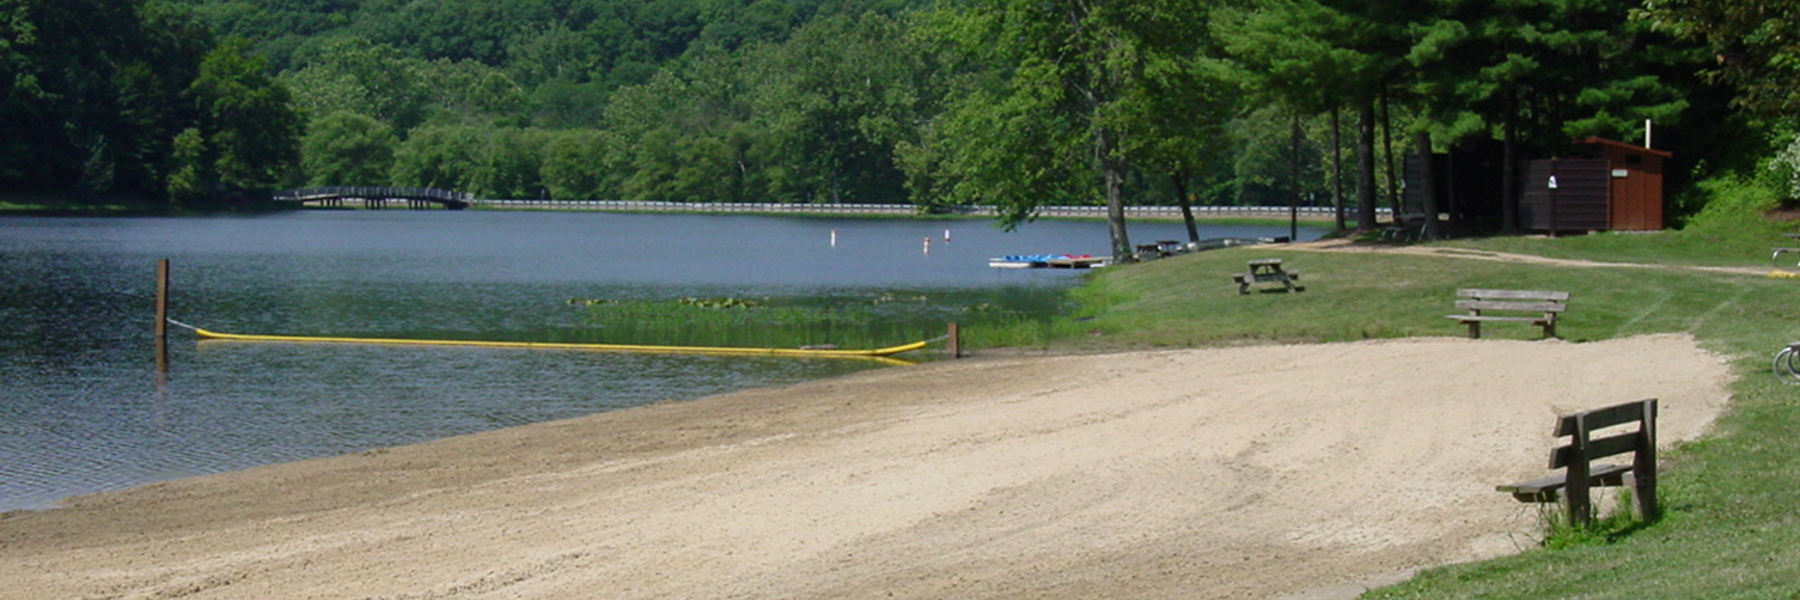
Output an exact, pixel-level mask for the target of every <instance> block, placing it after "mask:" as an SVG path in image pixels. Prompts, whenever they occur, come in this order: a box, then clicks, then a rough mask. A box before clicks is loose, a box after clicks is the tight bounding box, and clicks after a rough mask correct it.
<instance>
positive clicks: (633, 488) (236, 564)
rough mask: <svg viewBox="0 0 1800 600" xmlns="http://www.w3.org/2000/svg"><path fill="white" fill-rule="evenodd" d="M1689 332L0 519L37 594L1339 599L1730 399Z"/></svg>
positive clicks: (882, 377) (677, 435)
mask: <svg viewBox="0 0 1800 600" xmlns="http://www.w3.org/2000/svg"><path fill="white" fill-rule="evenodd" d="M1728 382H1729V371H1728V366H1727V365H1726V364H1725V363H1724V361H1723V360H1721V359H1720V358H1719V357H1717V356H1713V355H1711V354H1709V353H1707V352H1705V351H1703V350H1701V349H1700V348H1698V346H1697V345H1696V344H1695V342H1694V341H1693V340H1692V339H1691V338H1690V337H1688V336H1685V335H1657V336H1643V337H1636V338H1630V339H1625V340H1611V341H1603V342H1593V343H1585V344H1573V343H1566V342H1560V341H1546V342H1520V341H1504V340H1480V341H1475V340H1464V339H1458V338H1425V339H1408V340H1381V341H1372V342H1359V343H1348V344H1326V345H1310V346H1257V347H1246V348H1231V349H1196V350H1169V351H1148V352H1131V353H1122V354H1108V355H1084V356H1041V357H1012V358H978V359H973V360H964V361H946V362H938V363H929V364H925V365H920V366H916V367H906V368H898V369H887V370H880V371H873V372H866V373H861V374H857V375H852V376H848V377H844V378H839V379H831V380H825V381H817V382H811V383H806V384H800V385H796V386H791V387H784V388H775V389H763V390H752V391H747V392H740V393H734V394H727V395H723V396H717V397H711V398H706V399H701V400H695V401H685V402H672V403H665V404H661V405H655V406H650V407H643V408H638V409H628V410H624V411H618V412H611V413H604V414H600V415H595V416H591V417H584V418H579V419H571V420H566V421H557V422H552V423H542V424H537V425H530V426H525V427H518V428H512V429H506V430H500V431H494V432H488V433H482V434H475V435H468V436H461V437H456V438H450V439H445V440H439V441H436V442H430V443H426V444H419V445H413V446H404V447H397V448H390V449H383V450H375V451H370V452H364V453H361V454H357V455H350V456H342V457H336V458H330V459H320V460H312V461H305V462H299V463H291V464H283V465H275V466H270V467H262V468H257V469H251V470H247V471H241V472H234V473H226V474H221V475H214V476H207V477H200V478H194V479H186V480H179V481H171V482H164V483H159V484H153V485H150V486H146V487H143V488H137V489H134V490H129V491H124V492H112V493H105V494H97V495H91V496H83V497H78V498H75V499H72V500H71V501H70V502H69V503H68V505H67V506H66V507H65V508H60V509H55V510H49V511H30V512H15V513H7V514H5V515H3V516H0V589H7V590H9V593H16V594H20V595H21V596H20V597H30V598H83V597H100V598H113V597H118V598H139V597H143V598H163V597H183V598H396V599H397V598H590V597H607V598H671V597H680V598H860V597H874V596H888V595H892V596H897V597H911V598H944V597H983V598H1011V597H1033V598H1091V597H1109V598H1162V597H1218V598H1293V599H1296V600H1298V599H1307V600H1312V599H1317V598H1335V597H1346V595H1351V594H1354V593H1355V591H1356V590H1358V589H1360V587H1361V585H1362V584H1364V583H1366V582H1378V581H1383V580H1390V579H1391V578H1393V577H1395V576H1397V575H1396V574H1404V573H1407V572H1410V571H1412V570H1415V569H1418V568H1422V567H1426V566H1430V565H1435V564H1443V563H1445V562H1454V561H1463V560H1472V559H1478V558H1485V557H1490V556H1497V555H1501V554H1506V553H1510V552H1514V551H1517V550H1518V549H1520V548H1524V547H1529V546H1530V545H1531V543H1532V540H1531V536H1532V535H1533V533H1534V532H1535V530H1536V523H1537V517H1536V512H1535V509H1534V508H1531V507H1529V506H1526V505H1521V504H1517V503H1515V502H1513V501H1512V500H1511V499H1510V498H1509V497H1507V496H1506V495H1505V494H1500V493H1497V492H1494V491H1493V485H1495V484H1496V483H1503V482H1505V481H1510V480H1515V479H1518V478H1521V477H1527V476H1535V475H1537V474H1540V472H1541V469H1540V468H1539V467H1540V463H1541V462H1542V460H1543V454H1544V453H1545V452H1547V450H1548V448H1549V444H1550V440H1549V436H1548V431H1547V425H1548V423H1549V422H1550V419H1551V418H1552V417H1553V416H1554V415H1555V414H1557V413H1558V412H1564V411H1569V410H1576V409H1581V408H1588V407H1593V406H1599V405H1605V404H1611V403H1616V402H1621V401H1628V400H1635V399H1639V398H1643V397H1657V398H1661V399H1662V403H1663V404H1662V406H1663V416H1662V419H1661V421H1660V423H1659V430H1660V434H1661V436H1662V438H1663V440H1664V441H1665V442H1674V441H1677V440H1681V439H1691V438H1693V437H1695V436H1697V435H1699V434H1700V433H1701V432H1703V431H1704V430H1705V428H1706V426H1707V425H1708V424H1709V423H1710V422H1711V419H1712V418H1713V417H1714V416H1715V415H1717V414H1718V413H1719V411H1721V410H1723V409H1724V408H1725V406H1726V404H1727V400H1728V392H1727V391H1726V385H1727V383H1728Z"/></svg>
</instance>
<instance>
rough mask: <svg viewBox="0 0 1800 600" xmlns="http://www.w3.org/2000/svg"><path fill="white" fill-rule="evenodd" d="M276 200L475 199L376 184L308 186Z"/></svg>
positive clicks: (460, 194) (281, 194)
mask: <svg viewBox="0 0 1800 600" xmlns="http://www.w3.org/2000/svg"><path fill="white" fill-rule="evenodd" d="M272 197H273V198H274V199H275V200H286V201H299V202H306V201H308V200H321V199H325V198H421V199H427V200H441V201H458V202H468V201H470V200H474V199H475V196H474V194H465V193H463V192H458V191H456V190H443V189H438V188H411V187H375V186H322V187H307V188H298V189H292V190H282V191H279V192H275V193H274V194H273V196H272Z"/></svg>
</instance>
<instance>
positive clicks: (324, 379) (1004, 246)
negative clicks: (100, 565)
mask: <svg viewBox="0 0 1800 600" xmlns="http://www.w3.org/2000/svg"><path fill="white" fill-rule="evenodd" d="M946 230H949V240H947V241H946V240H945V239H944V238H945V235H946ZM834 232H835V234H834ZM1131 234H1132V238H1133V239H1134V240H1137V241H1140V242H1147V241H1154V240H1159V239H1165V240H1180V239H1186V234H1185V232H1184V230H1183V229H1182V228H1181V226H1180V224H1179V223H1158V222H1134V223H1132V225H1131ZM1320 234H1322V231H1320V230H1317V229H1302V230H1301V237H1302V239H1311V238H1314V237H1317V236H1318V235H1320ZM1282 235H1287V228H1286V227H1207V228H1203V231H1202V233H1201V236H1202V237H1261V236H1282ZM1106 236H1107V233H1106V226H1105V224H1103V223H1093V222H1051V221H1046V222H1038V223H1030V224H1026V225H1024V226H1023V227H1022V228H1021V229H1020V230H1018V231H1016V232H1001V231H999V230H996V229H994V228H993V227H991V226H990V225H989V223H988V222H986V221H918V220H899V219H852V218H819V217H764V216H707V215H628V214H609V213H547V212H484V211H460V212H449V211H404V210H394V211H301V212H293V213H283V214H274V215H261V216H223V217H193V218H52V217H0V317H3V320H4V323H5V324H6V326H5V327H4V328H0V381H4V382H5V388H4V389H3V390H0V511H4V510H15V509H36V508H47V507H50V506H53V505H54V503H55V502H56V501H57V500H58V499H61V498H64V497H67V496H70V495H75V494H84V493H91V492H99V491H106V490H115V489H121V488H125V487H131V486H136V485H142V484H145V483H151V482H155V481H162V480H167V479H173V478H180V477H188V476H194V475H202V474H208V473H217V472H223V471H229V470H235V469H243V468H248V467H253V466H258V465H265V464H271V463H276V462H285V461H292V460H300V459H307V458H315V457H321V456H330V455H336V454H344V453H349V452H358V451H362V450H367V449H370V448H376V447H384V446H394V445H401V444H408V443H416V442H421V441H426V440H431V439H437V438H442V437H447V436H451V435H459V434H465V433H472V432H477V431H484V430H490V429H496V428H501V427H508V426H514V425H522V424H527V423H534V422H540V421H546V420H552V419H560V418H567V417H574V416H580V415H586V414H592V413H596V412H602V411H607V410H614V409H619V408H626V407H632V406H639V405H643V404H647V403H652V402H657V401H661V400H672V399H673V400H681V399H693V398H698V397H702V396H707V395H711V394H717V393H722V392H729V391H734V390H740V389H746V388H751V387H762V386H770V385H782V384H790V383H795V382H800V381H806V380H810V379H818V378H824V377H832V376H837V375H842V374H845V373H849V372H853V371H857V370H863V369H871V368H888V367H885V366H883V365H882V364H881V363H876V362H869V361H859V360H813V359H767V358H741V357H740V358H725V357H709V356H680V355H642V354H616V353H596V352H583V351H531V350H507V349H476V348H454V347H381V346H356V345H314V344H256V343H216V342H215V343H205V344H201V343H197V342H196V341H195V340H194V338H193V336H192V335H191V333H189V332H187V331H185V330H182V329H179V328H172V330H171V348H170V363H171V369H170V372H169V373H168V374H167V375H166V376H160V375H158V374H157V373H156V372H155V357H154V352H153V348H154V346H153V335H152V329H153V316H154V313H153V308H154V300H155V290H156V282H155V272H156V261H157V260H158V259H163V258H167V259H170V260H171V262H172V264H173V269H172V270H173V285H172V288H173V293H172V297H171V316H172V317H173V318H175V319H177V320H181V321H185V322H187V323H191V324H194V325H197V326H200V327H204V328H207V329H213V330H217V331H227V332H233V333H258V334H296V335H346V336H386V337H437V338H440V339H510V340H533V339H537V340H542V339H550V338H556V337H559V336H562V337H566V336H568V335H570V332H579V331H582V329H583V325H582V323H583V316H584V315H585V314H586V311H587V310H588V309H587V308H585V307H582V306H578V305H573V304H571V303H570V300H571V299H595V298H604V299H612V300H666V299H672V298H678V297H682V296H705V297H738V298H758V297H821V298H835V299H841V300H842V301H847V302H854V301H859V300H858V299H861V298H880V297H883V296H891V295H894V294H903V295H907V297H916V298H920V299H922V300H921V301H922V302H943V303H972V302H990V301H991V302H1014V303H1026V304H1030V303H1032V302H1038V303H1040V304H1042V303H1043V301H1044V299H1045V298H1052V299H1053V298H1055V297H1057V296H1058V295H1059V294H1060V293H1061V291H1062V290H1065V289H1067V288H1068V287H1069V286H1071V285H1074V284H1075V283H1077V282H1078V281H1079V277H1078V272H1073V271H1065V270H1054V271H1052V270H1007V269H991V268H989V267H988V266H987V264H986V260H987V258H989V257H991V256H1000V255H1005V254H1045V253H1074V254H1083V253H1086V254H1097V255H1098V254H1106V253H1107V247H1108V242H1107V237H1106ZM834 238H835V242H836V243H835V245H833V240H834ZM925 238H931V243H930V247H929V252H927V251H926V248H925V242H924V240H925ZM923 299H930V300H923ZM1051 302H1052V303H1053V302H1054V300H1052V301H1051ZM939 331H941V329H940V330H939ZM590 335H591V333H590ZM914 339H920V338H914ZM914 339H896V340H892V341H891V343H893V344H899V343H905V342H909V341H914ZM919 358H921V359H923V358H929V357H928V356H922V357H919Z"/></svg>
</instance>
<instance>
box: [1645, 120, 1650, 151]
mask: <svg viewBox="0 0 1800 600" xmlns="http://www.w3.org/2000/svg"><path fill="white" fill-rule="evenodd" d="M1644 147H1645V148H1649V147H1651V146H1650V120H1649V119H1644Z"/></svg>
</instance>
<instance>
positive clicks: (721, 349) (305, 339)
mask: <svg viewBox="0 0 1800 600" xmlns="http://www.w3.org/2000/svg"><path fill="white" fill-rule="evenodd" d="M169 321H170V322H171V323H175V324H176V325H181V326H183V327H187V328H189V329H193V330H194V333H195V334H197V335H199V336H200V337H201V338H202V339H208V340H228V341H240V342H298V343H326V344H384V345H400V346H469V347H476V348H523V349H537V350H597V351H607V352H645V353H662V354H718V355H731V356H791V357H803V358H885V357H891V356H893V355H895V354H900V353H902V352H911V351H914V350H919V349H922V348H924V347H925V346H926V344H927V343H928V342H913V343H911V344H902V345H899V346H889V347H887V348H875V349H870V350H839V349H827V348H738V347H728V346H651V345H640V344H584V343H573V342H493V341H478V340H416V339H397V338H360V337H330V336H303V335H246V334H237V333H220V332H217V331H208V330H205V329H201V328H199V327H194V326H192V325H188V324H186V323H181V322H178V321H175V320H174V319H170V320H169Z"/></svg>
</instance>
